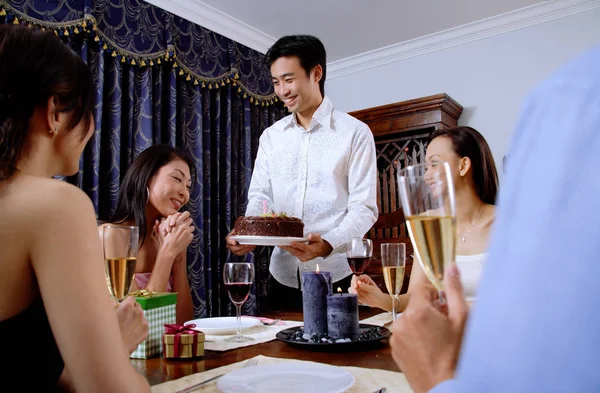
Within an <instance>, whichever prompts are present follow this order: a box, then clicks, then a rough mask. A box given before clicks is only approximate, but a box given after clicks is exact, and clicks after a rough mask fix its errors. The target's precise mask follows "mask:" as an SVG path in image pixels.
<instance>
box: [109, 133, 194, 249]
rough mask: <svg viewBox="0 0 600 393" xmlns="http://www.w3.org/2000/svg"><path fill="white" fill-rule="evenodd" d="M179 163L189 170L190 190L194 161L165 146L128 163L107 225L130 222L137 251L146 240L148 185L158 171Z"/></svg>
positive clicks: (150, 148)
mask: <svg viewBox="0 0 600 393" xmlns="http://www.w3.org/2000/svg"><path fill="white" fill-rule="evenodd" d="M176 159H180V160H182V161H184V162H185V163H186V164H188V166H189V167H190V174H191V177H192V188H193V187H194V183H195V181H196V166H195V164H194V160H193V159H192V158H191V157H190V156H189V155H187V154H185V153H184V152H182V151H181V150H179V149H176V148H174V147H171V146H168V145H153V146H150V147H149V148H147V149H146V150H144V151H143V152H141V153H140V155H139V156H137V157H136V159H135V160H133V162H132V163H131V166H130V167H129V169H127V173H125V177H124V178H123V181H122V182H121V187H120V189H119V196H118V197H117V207H116V208H115V211H114V213H113V215H112V217H111V218H110V222H112V223H115V224H121V223H124V222H125V221H128V220H134V221H135V224H136V225H137V226H138V227H139V232H140V247H141V245H142V244H144V240H145V239H146V235H147V233H146V224H147V220H146V204H147V202H148V189H147V187H148V183H149V182H150V180H151V179H152V177H153V176H154V175H156V173H157V172H158V170H159V169H160V168H162V167H163V166H165V165H167V164H168V163H170V162H171V161H173V160H176Z"/></svg>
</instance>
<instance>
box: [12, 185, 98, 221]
mask: <svg viewBox="0 0 600 393" xmlns="http://www.w3.org/2000/svg"><path fill="white" fill-rule="evenodd" d="M6 191H7V195H6V199H5V200H6V202H7V203H10V204H11V206H14V209H13V211H14V212H15V213H16V214H19V215H26V216H27V215H33V216H35V217H36V218H40V217H44V216H49V215H54V214H61V213H63V212H64V211H71V212H77V213H81V212H83V211H86V212H90V211H92V212H93V207H92V201H91V200H90V199H89V197H88V196H87V195H86V194H85V193H84V192H83V191H82V190H81V189H79V188H77V187H75V186H73V185H71V184H69V183H67V182H65V181H61V180H57V179H47V178H42V177H36V176H28V175H20V176H19V177H18V179H15V180H14V181H13V182H11V184H10V187H8V188H7V190H6Z"/></svg>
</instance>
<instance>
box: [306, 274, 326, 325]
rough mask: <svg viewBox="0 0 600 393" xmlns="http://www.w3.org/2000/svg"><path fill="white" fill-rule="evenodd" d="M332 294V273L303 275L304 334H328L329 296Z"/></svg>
mask: <svg viewBox="0 0 600 393" xmlns="http://www.w3.org/2000/svg"><path fill="white" fill-rule="evenodd" d="M329 294H331V273H330V272H319V271H316V272H303V273H302V311H303V314H304V333H307V334H313V333H317V334H325V333H327V295H329Z"/></svg>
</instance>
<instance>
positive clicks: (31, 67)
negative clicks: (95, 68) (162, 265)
mask: <svg viewBox="0 0 600 393" xmlns="http://www.w3.org/2000/svg"><path fill="white" fill-rule="evenodd" d="M0 75H1V78H0V217H2V221H1V222H0V249H2V258H0V336H2V337H4V338H5V339H4V342H3V350H4V351H5V353H6V354H10V356H9V357H10V360H9V361H8V362H4V365H3V366H2V369H1V371H0V376H2V377H3V378H2V379H3V380H5V381H7V380H18V382H19V389H20V390H23V391H53V390H55V389H57V387H58V385H57V384H58V381H59V377H60V376H61V374H62V375H63V376H66V375H68V377H69V379H68V382H69V386H68V388H70V389H71V390H74V391H81V392H90V393H93V392H107V391H109V392H123V393H125V392H149V391H150V389H149V386H148V382H147V381H146V380H145V379H144V378H143V377H142V376H140V375H139V374H138V373H137V372H136V371H135V369H134V368H133V367H132V366H131V364H130V361H129V353H128V348H126V345H125V343H124V341H123V340H124V339H123V336H122V335H121V333H120V329H119V322H118V319H117V315H116V313H115V310H114V306H113V303H112V302H111V299H110V296H109V292H108V288H107V286H106V279H105V278H104V263H103V257H102V250H101V246H100V242H99V241H98V235H97V232H96V221H95V214H94V209H93V207H92V203H91V201H90V199H89V198H88V197H87V196H86V195H85V193H83V192H82V191H81V190H80V189H78V188H77V187H74V186H72V185H69V184H67V183H66V182H63V181H60V180H54V179H52V176H54V175H57V174H61V175H73V174H75V173H77V171H78V166H79V157H80V155H81V153H82V151H83V148H84V146H85V144H86V143H87V141H88V139H89V138H90V136H91V135H92V133H93V132H94V119H93V117H92V92H93V87H92V83H91V76H90V73H89V70H88V67H87V66H86V64H85V63H84V62H83V60H82V59H81V58H80V57H78V56H77V55H75V54H74V52H73V51H71V49H69V48H68V47H67V46H66V45H64V44H63V43H62V42H61V41H60V40H59V39H58V38H57V37H55V36H54V34H53V33H51V32H43V31H39V30H36V29H33V28H27V27H21V26H15V25H4V26H0ZM36 365H39V367H38V366H36ZM65 381H67V380H66V379H65Z"/></svg>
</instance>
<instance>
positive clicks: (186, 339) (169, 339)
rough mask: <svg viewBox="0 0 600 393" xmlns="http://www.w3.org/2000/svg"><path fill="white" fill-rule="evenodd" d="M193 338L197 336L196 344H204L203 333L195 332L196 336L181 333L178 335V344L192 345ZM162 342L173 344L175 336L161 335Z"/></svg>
mask: <svg viewBox="0 0 600 393" xmlns="http://www.w3.org/2000/svg"><path fill="white" fill-rule="evenodd" d="M194 336H197V337H198V338H197V341H196V342H198V343H203V342H204V339H205V338H204V333H202V332H196V334H185V333H182V334H180V335H179V343H180V344H185V345H187V344H193V343H194ZM163 342H164V343H165V344H175V335H174V334H167V333H165V334H163Z"/></svg>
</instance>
